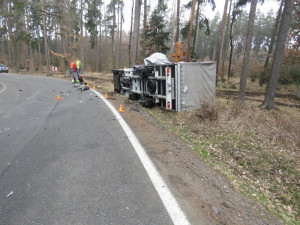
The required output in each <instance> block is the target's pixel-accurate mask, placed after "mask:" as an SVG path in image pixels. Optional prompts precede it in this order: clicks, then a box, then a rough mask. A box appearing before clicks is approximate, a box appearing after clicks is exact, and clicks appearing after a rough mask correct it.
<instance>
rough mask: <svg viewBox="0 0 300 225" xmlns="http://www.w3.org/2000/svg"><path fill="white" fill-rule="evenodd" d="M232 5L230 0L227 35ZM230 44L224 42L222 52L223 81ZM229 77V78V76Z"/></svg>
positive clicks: (227, 27)
mask: <svg viewBox="0 0 300 225" xmlns="http://www.w3.org/2000/svg"><path fill="white" fill-rule="evenodd" d="M231 5H232V0H230V4H229V12H228V19H227V25H226V32H225V34H226V37H227V34H228V29H229V21H230V13H231ZM227 46H228V42H227V41H226V42H225V44H223V54H222V76H221V77H222V81H224V80H225V79H224V74H225V69H224V67H225V66H224V65H225V58H226V54H227V50H228V48H227ZM228 79H229V78H228Z"/></svg>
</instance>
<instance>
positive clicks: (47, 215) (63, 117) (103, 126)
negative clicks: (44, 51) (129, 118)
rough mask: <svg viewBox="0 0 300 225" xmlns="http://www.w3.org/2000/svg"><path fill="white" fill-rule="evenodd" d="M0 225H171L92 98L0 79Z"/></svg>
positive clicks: (66, 85)
mask: <svg viewBox="0 0 300 225" xmlns="http://www.w3.org/2000/svg"><path fill="white" fill-rule="evenodd" d="M57 94H58V95H60V97H61V100H60V101H58V100H56V97H57ZM0 224H5V225H9V224H30V225H34V224H39V225H40V224H59V225H63V224H72V225H74V224H173V223H172V220H171V219H170V216H169V214H168V212H167V211H166V209H165V207H164V204H163V203H162V201H161V199H160V197H159V195H158V194H157V192H156V190H155V188H154V186H153V184H152V183H151V181H150V179H149V177H148V175H147V173H146V171H145V169H144V167H143V165H142V164H141V162H140V160H139V159H138V157H137V155H136V153H135V151H134V149H133V147H132V145H131V143H130V142H129V140H128V138H127V136H126V135H125V133H124V132H123V130H122V128H121V126H120V124H119V123H118V121H117V120H116V118H115V116H114V115H113V114H112V113H111V112H110V110H109V109H108V108H107V106H106V105H105V104H104V103H103V101H102V100H101V99H99V97H98V96H97V95H96V94H95V93H93V92H92V91H82V92H81V91H78V90H77V89H76V88H74V87H73V86H72V84H71V82H67V81H64V80H58V79H52V78H45V77H33V76H25V75H14V74H0Z"/></svg>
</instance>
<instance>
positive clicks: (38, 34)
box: [37, 26, 42, 72]
mask: <svg viewBox="0 0 300 225" xmlns="http://www.w3.org/2000/svg"><path fill="white" fill-rule="evenodd" d="M37 39H38V50H39V63H40V65H39V71H40V72H42V53H41V42H40V28H39V26H38V28H37Z"/></svg>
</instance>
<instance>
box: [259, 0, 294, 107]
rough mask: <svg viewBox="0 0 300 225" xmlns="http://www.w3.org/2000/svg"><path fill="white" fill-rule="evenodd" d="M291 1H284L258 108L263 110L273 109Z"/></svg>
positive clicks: (288, 26) (291, 7) (291, 5)
mask: <svg viewBox="0 0 300 225" xmlns="http://www.w3.org/2000/svg"><path fill="white" fill-rule="evenodd" d="M293 2H294V1H293V0H285V3H284V9H283V13H282V19H281V23H280V27H279V32H278V39H277V45H276V48H275V52H274V59H273V63H272V68H271V76H270V79H269V83H268V88H267V92H266V95H265V99H264V102H263V104H262V105H261V106H260V107H261V108H264V109H274V108H275V105H274V97H275V92H276V87H277V82H278V78H279V75H280V70H281V64H282V57H283V53H284V48H285V42H286V39H287V36H288V32H289V28H290V24H291V20H292V11H293V5H294V4H293Z"/></svg>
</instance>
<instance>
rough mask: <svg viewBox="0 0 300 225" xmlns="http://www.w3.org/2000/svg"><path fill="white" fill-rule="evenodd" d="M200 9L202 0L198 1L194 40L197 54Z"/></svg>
mask: <svg viewBox="0 0 300 225" xmlns="http://www.w3.org/2000/svg"><path fill="white" fill-rule="evenodd" d="M199 11H200V1H197V12H196V24H195V33H194V40H193V51H194V53H195V54H196V43H197V37H198V30H199Z"/></svg>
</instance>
